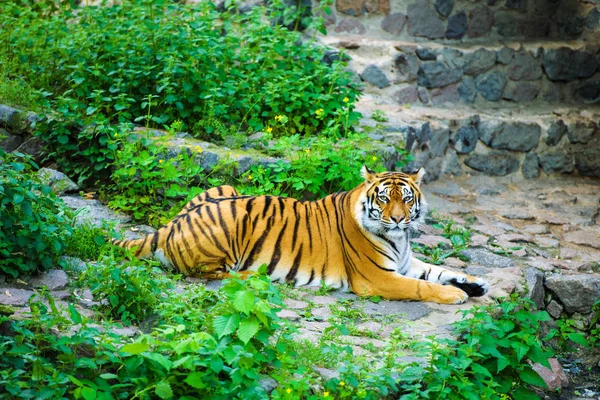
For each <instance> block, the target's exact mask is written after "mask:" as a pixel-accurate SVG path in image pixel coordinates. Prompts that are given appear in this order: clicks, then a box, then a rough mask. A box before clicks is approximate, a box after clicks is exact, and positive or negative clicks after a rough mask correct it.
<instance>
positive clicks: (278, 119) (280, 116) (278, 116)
mask: <svg viewBox="0 0 600 400" xmlns="http://www.w3.org/2000/svg"><path fill="white" fill-rule="evenodd" d="M275 119H276V120H277V121H281V120H282V119H283V115H276V116H275Z"/></svg>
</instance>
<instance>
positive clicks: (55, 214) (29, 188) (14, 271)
mask: <svg viewBox="0 0 600 400" xmlns="http://www.w3.org/2000/svg"><path fill="white" fill-rule="evenodd" d="M35 169H37V165H36V164H35V163H34V162H33V161H32V160H31V158H30V157H26V156H24V155H23V154H18V153H13V154H12V155H8V154H6V153H4V152H3V151H2V150H0V272H2V273H5V274H8V275H11V276H13V277H15V278H16V277H18V276H20V275H23V274H31V273H34V272H36V271H45V270H48V269H50V268H51V267H53V266H55V265H56V262H57V260H58V257H59V256H61V255H62V253H63V252H64V250H65V247H66V241H67V240H68V238H69V236H70V235H71V225H70V224H71V219H70V216H69V214H68V212H67V209H66V208H65V207H64V206H63V203H62V201H61V200H60V199H59V198H57V197H56V195H55V194H54V193H53V192H52V190H51V189H50V187H48V186H46V185H43V184H42V183H40V181H39V180H38V179H37V177H36V176H35V175H34V170H35Z"/></svg>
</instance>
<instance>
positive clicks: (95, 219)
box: [62, 196, 131, 227]
mask: <svg viewBox="0 0 600 400" xmlns="http://www.w3.org/2000/svg"><path fill="white" fill-rule="evenodd" d="M62 199H63V201H64V202H65V204H66V205H67V206H68V207H70V208H72V209H74V210H77V209H83V210H82V211H80V212H79V213H78V214H77V218H76V219H75V224H76V225H81V224H86V223H87V224H91V225H92V226H96V227H101V226H102V224H103V223H104V221H116V222H118V223H126V222H129V221H130V220H131V217H129V216H127V215H123V214H118V213H115V212H114V211H112V210H110V209H108V208H107V207H105V206H104V205H103V204H102V203H100V202H99V201H98V200H86V199H83V198H81V197H72V196H64V197H62Z"/></svg>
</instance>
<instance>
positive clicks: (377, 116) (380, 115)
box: [371, 110, 388, 122]
mask: <svg viewBox="0 0 600 400" xmlns="http://www.w3.org/2000/svg"><path fill="white" fill-rule="evenodd" d="M371 118H373V119H374V120H375V121H377V122H387V121H388V117H387V116H386V115H385V112H384V111H381V110H375V111H373V114H371Z"/></svg>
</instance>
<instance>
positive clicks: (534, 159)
mask: <svg viewBox="0 0 600 400" xmlns="http://www.w3.org/2000/svg"><path fill="white" fill-rule="evenodd" d="M521 171H522V172H523V176H524V177H525V178H527V179H533V178H537V177H538V176H540V160H539V158H538V156H537V154H535V153H533V152H529V153H527V154H526V155H525V160H523V165H522V166H521Z"/></svg>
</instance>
